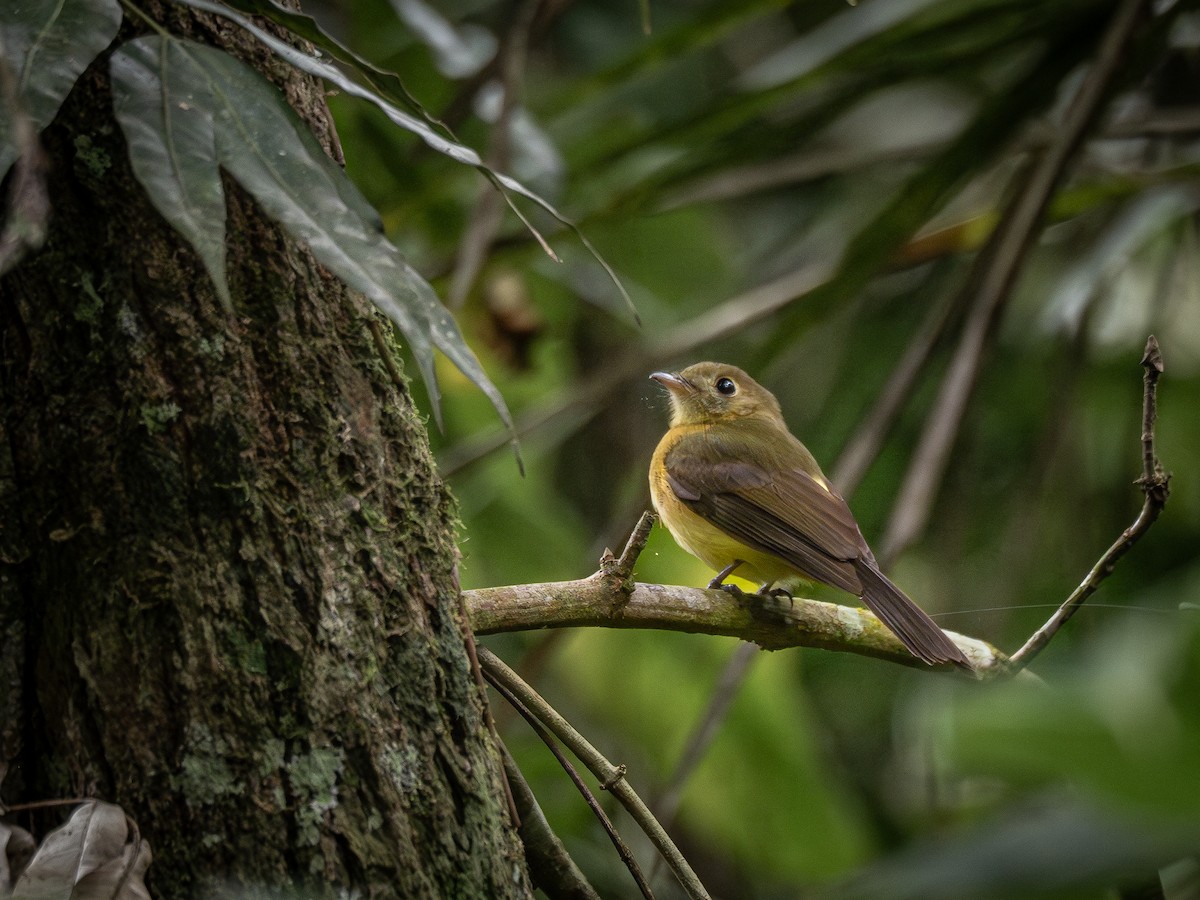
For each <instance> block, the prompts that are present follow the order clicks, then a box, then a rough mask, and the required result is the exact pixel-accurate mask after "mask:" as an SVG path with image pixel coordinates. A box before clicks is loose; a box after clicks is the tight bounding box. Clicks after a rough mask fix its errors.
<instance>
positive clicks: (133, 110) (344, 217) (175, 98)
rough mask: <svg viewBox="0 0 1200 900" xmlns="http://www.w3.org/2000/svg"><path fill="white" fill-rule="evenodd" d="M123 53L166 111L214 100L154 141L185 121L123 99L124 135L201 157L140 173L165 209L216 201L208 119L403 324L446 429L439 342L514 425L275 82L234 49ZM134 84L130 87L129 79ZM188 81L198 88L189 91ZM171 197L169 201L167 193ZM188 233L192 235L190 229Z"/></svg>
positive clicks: (268, 206) (219, 150)
mask: <svg viewBox="0 0 1200 900" xmlns="http://www.w3.org/2000/svg"><path fill="white" fill-rule="evenodd" d="M119 55H121V56H123V57H124V59H123V61H122V62H121V64H120V65H121V67H122V71H123V74H124V75H128V76H130V77H132V78H135V79H137V80H139V81H140V82H142V86H141V87H142V89H143V90H144V91H146V92H148V93H153V92H155V91H157V92H158V93H159V97H160V101H161V103H162V104H163V106H165V107H178V106H179V105H180V104H190V103H193V102H197V103H199V102H204V103H206V104H209V109H208V114H207V116H196V117H192V118H188V119H186V122H187V124H186V126H185V127H186V128H187V129H188V130H189V131H190V132H191V133H190V134H189V136H188V137H187V139H186V142H181V139H180V137H179V136H178V135H176V134H171V135H166V136H163V135H162V134H160V135H157V136H153V135H152V134H151V136H150V137H147V136H146V135H147V134H148V133H152V132H153V131H154V129H155V128H157V127H161V128H163V129H167V128H170V127H171V126H172V125H173V124H174V123H175V119H174V118H173V117H172V116H169V115H168V116H163V115H159V114H157V113H152V114H151V115H150V117H149V118H148V119H147V118H146V117H145V116H139V115H138V110H139V109H140V110H141V111H142V112H145V111H146V110H147V108H148V106H149V105H150V104H147V103H146V102H144V100H143V101H139V102H136V103H134V102H130V98H125V99H124V100H123V101H122V103H126V104H127V105H126V106H125V112H126V116H125V118H124V119H123V120H122V128H127V127H128V125H127V121H131V122H132V132H131V139H130V146H131V149H133V148H136V147H140V146H142V145H145V144H148V143H151V142H153V143H155V144H162V145H165V146H166V148H167V149H166V151H164V152H166V153H167V154H168V156H169V155H170V154H171V153H172V152H173V151H175V150H179V149H180V148H181V147H182V146H184V143H186V148H187V150H188V151H189V152H190V153H191V154H192V155H191V156H190V157H189V160H188V162H189V165H188V166H178V167H176V168H174V169H173V171H172V172H171V173H167V174H166V175H164V173H163V172H162V169H161V166H159V167H152V172H153V175H154V176H155V177H153V178H151V179H149V180H147V179H144V178H143V177H142V173H141V172H139V171H138V170H137V169H135V173H136V174H137V175H138V178H139V180H141V181H142V184H143V186H144V187H145V188H146V190H147V191H148V192H150V193H151V195H152V196H153V197H154V198H155V204H156V205H159V206H160V208H161V207H162V206H168V207H170V206H172V205H175V207H176V208H178V205H179V204H180V203H181V202H182V203H183V205H184V206H186V200H183V201H181V200H180V197H183V198H191V197H194V196H202V197H205V196H208V195H209V192H210V191H211V168H209V167H206V165H205V163H204V152H205V151H204V149H203V148H204V143H205V140H206V138H205V135H204V134H203V131H204V128H205V124H206V123H208V124H209V125H210V127H211V129H212V140H213V143H214V146H215V148H216V158H217V161H218V163H219V164H220V166H222V167H223V168H224V169H225V170H226V171H228V172H229V173H230V175H232V176H233V177H234V178H235V179H236V180H237V181H238V183H239V184H240V185H241V186H242V187H243V188H245V189H246V190H247V191H248V192H249V193H250V194H252V195H253V196H254V198H255V199H256V200H257V201H258V203H259V205H260V206H261V207H262V208H263V209H264V210H265V211H266V213H267V214H268V215H270V216H271V217H272V218H274V219H275V220H276V221H278V222H279V223H280V224H281V225H283V226H284V227H285V228H286V229H287V230H288V231H289V232H290V233H291V234H292V235H293V236H294V237H296V238H297V239H298V240H300V241H303V242H304V243H305V244H307V245H308V247H309V249H310V250H312V253H313V255H314V256H315V257H316V258H317V259H318V260H319V261H320V262H321V263H322V264H323V265H325V266H326V267H328V268H329V269H330V270H331V271H332V272H333V273H334V274H335V275H337V276H338V277H339V278H341V279H342V281H344V282H345V283H346V284H347V285H349V286H350V287H352V288H354V289H355V290H357V291H360V292H362V293H363V294H365V295H366V296H367V297H369V298H370V299H371V301H372V302H373V303H375V305H376V306H378V307H379V308H380V309H381V310H382V311H383V312H384V313H385V314H386V315H387V316H388V317H389V318H390V319H391V320H392V321H393V322H395V323H396V325H397V326H398V327H399V328H400V331H401V332H402V333H403V334H404V337H405V339H406V340H407V341H408V344H409V348H410V349H411V350H412V353H413V357H414V358H415V359H416V362H417V365H418V367H419V368H420V370H421V373H422V375H423V377H424V379H425V382H426V385H427V387H428V390H429V394H430V397H431V399H432V401H433V409H434V415H435V416H437V417H439V422H440V405H439V393H438V386H437V378H436V374H435V371H434V367H433V347H437V348H438V349H439V350H441V351H442V352H443V353H445V354H446V356H447V357H448V358H449V359H450V360H451V362H453V363H454V364H455V365H456V366H457V367H458V368H459V369H461V370H462V372H463V373H464V374H465V375H466V376H467V377H468V378H470V379H471V381H473V382H474V383H475V384H476V385H477V386H478V387H479V388H480V389H481V390H482V391H483V392H484V393H485V394H486V395H487V396H488V398H489V399H490V400H491V401H492V404H493V405H494V406H495V407H496V410H497V412H498V413H499V414H500V418H501V419H502V420H503V421H504V423H505V425H507V426H508V427H510V428H511V427H512V418H511V416H510V415H509V412H508V408H507V406H506V405H505V403H504V398H503V397H502V396H501V395H500V392H499V390H497V389H496V387H495V385H493V384H492V382H491V381H490V380H489V379H488V377H487V374H486V373H485V372H484V371H483V367H482V366H481V365H480V364H479V360H478V359H476V357H475V354H474V353H472V352H471V350H470V348H468V347H467V345H466V342H465V341H464V340H463V337H462V334H461V332H460V331H459V330H458V325H457V324H456V323H455V321H454V319H453V317H452V316H451V315H450V313H449V311H447V309H446V308H445V306H443V305H442V303H441V301H440V300H439V299H438V297H437V295H436V294H435V293H434V292H433V288H431V287H430V286H429V284H428V282H426V281H425V279H424V278H422V277H421V276H420V275H419V274H418V273H417V272H416V270H415V269H413V268H412V266H410V265H409V264H408V262H407V261H405V259H404V258H403V256H401V254H400V252H399V251H398V250H397V249H396V248H395V247H394V246H392V244H390V243H389V242H388V240H387V238H385V237H384V235H383V229H382V225H381V223H380V220H379V216H378V214H377V213H376V212H375V210H374V209H373V208H372V207H371V205H370V204H369V203H368V202H367V201H366V199H365V198H364V197H363V196H362V194H361V193H359V191H358V189H357V188H356V187H355V186H354V185H353V183H351V181H350V179H349V178H347V177H346V174H345V172H343V171H342V170H341V168H339V167H338V166H337V165H336V164H335V163H334V162H333V161H332V160H331V159H330V158H329V157H328V156H327V155H326V154H325V152H324V150H323V149H322V148H321V145H320V144H319V143H318V142H317V139H316V138H315V137H313V135H312V133H311V132H310V131H309V130H308V128H307V127H306V126H305V124H304V123H303V122H301V121H300V119H299V117H298V116H297V115H296V113H295V112H294V111H293V110H292V108H291V107H290V106H288V105H287V103H286V102H285V101H284V99H283V97H282V96H281V95H280V94H279V92H278V91H277V90H276V89H275V88H274V87H273V86H272V85H271V84H270V83H269V82H267V81H266V79H264V78H262V76H260V75H259V74H258V73H256V72H254V71H253V70H252V69H250V68H248V67H247V66H245V65H243V64H242V63H240V62H238V61H237V60H235V59H234V58H233V57H232V56H230V55H229V54H227V53H224V52H223V51H220V50H216V49H214V48H212V47H205V46H202V45H200V44H195V43H191V42H189V41H181V40H175V39H173V38H164V37H158V36H147V37H142V38H138V39H137V40H136V41H133V42H131V44H129V45H126V46H125V47H122V49H121V51H120V53H119ZM123 84H125V85H126V87H127V86H128V82H123ZM184 85H186V86H187V87H186V88H184V89H182V90H181V86H184ZM181 158H182V157H181ZM160 162H161V160H160ZM193 170H194V172H195V174H196V176H197V177H198V178H199V179H200V183H199V184H198V185H190V184H186V181H187V179H188V178H189V177H190V174H191V173H192V172H193ZM160 190H163V191H165V192H166V193H165V195H161V196H160V195H158V194H156V192H157V191H160ZM188 219H189V227H191V226H192V225H197V226H201V227H202V226H203V225H204V224H205V223H204V222H203V220H202V219H199V218H196V217H194V216H192V215H191V214H190V213H189V214H188ZM208 224H210V225H211V224H212V223H208ZM181 230H183V229H181ZM218 232H219V235H218ZM183 233H184V236H185V237H187V238H188V240H189V241H191V240H192V236H191V235H190V234H189V232H188V231H186V230H183ZM218 236H219V239H220V240H222V241H223V239H224V224H223V222H221V223H220V224H219V226H216V227H215V228H214V229H213V230H212V231H210V232H208V233H207V234H206V235H205V236H204V237H203V238H201V240H202V242H209V243H211V242H212V241H214V240H217V239H218ZM198 249H199V248H198Z"/></svg>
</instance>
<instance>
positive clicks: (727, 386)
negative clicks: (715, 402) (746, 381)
mask: <svg viewBox="0 0 1200 900" xmlns="http://www.w3.org/2000/svg"><path fill="white" fill-rule="evenodd" d="M717 391H718V393H721V394H724V395H725V396H726V397H732V396H733V395H734V394H736V393H737V385H736V384H734V383H733V379H732V378H718V379H717Z"/></svg>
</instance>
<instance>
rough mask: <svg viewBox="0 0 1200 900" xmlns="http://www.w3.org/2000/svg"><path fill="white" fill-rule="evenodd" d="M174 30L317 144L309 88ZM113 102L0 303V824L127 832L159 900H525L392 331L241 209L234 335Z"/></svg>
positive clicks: (448, 531) (50, 140)
mask: <svg viewBox="0 0 1200 900" xmlns="http://www.w3.org/2000/svg"><path fill="white" fill-rule="evenodd" d="M170 14H171V15H173V16H180V17H182V18H179V19H177V20H175V21H173V22H172V23H171V27H172V28H173V30H175V31H177V32H179V31H185V32H189V33H191V34H193V35H194V36H198V37H199V38H200V39H203V40H207V41H209V42H211V43H218V44H220V45H221V46H223V47H224V48H226V49H230V50H233V51H235V52H237V53H238V54H239V55H240V56H241V57H242V58H245V59H252V60H253V59H255V54H258V57H257V64H258V65H259V66H260V68H262V69H264V70H269V71H272V72H273V73H274V74H275V76H276V80H277V81H284V80H286V83H285V84H284V87H285V89H286V93H287V96H288V97H289V99H290V100H291V102H293V104H294V105H295V106H296V108H297V109H298V110H299V111H300V112H301V114H302V115H304V116H305V118H306V119H307V120H308V121H310V122H311V123H314V124H315V127H316V130H317V131H318V132H321V131H322V129H323V127H324V126H323V125H322V123H325V122H327V118H326V113H325V111H324V108H323V100H322V99H321V92H320V88H319V86H317V85H314V84H312V83H310V82H307V81H305V80H303V79H301V78H298V77H296V76H295V75H294V74H290V73H286V72H285V73H283V74H281V68H282V67H281V66H280V65H279V64H278V63H277V62H270V61H267V60H265V59H264V58H263V57H262V55H261V51H260V50H258V49H257V48H255V47H252V46H251V45H250V43H249V42H248V40H247V38H246V37H245V36H244V35H242V34H241V32H240V31H238V30H236V29H231V28H230V27H229V26H228V24H227V23H214V22H213V21H212V20H205V19H203V18H198V19H193V18H191V16H190V13H187V12H181V11H180V10H179V9H178V8H174V9H173V10H172V11H171V12H170ZM107 71H108V69H107V58H102V59H101V60H99V61H98V62H97V63H96V64H95V65H93V66H92V68H91V69H90V70H89V71H88V72H87V73H86V74H85V75H84V76H83V78H82V79H81V80H80V82H79V84H78V85H76V88H75V90H74V92H73V93H72V95H71V97H70V98H69V99H68V101H67V103H66V105H65V106H64V108H63V110H62V111H61V113H60V115H59V116H58V118H57V120H56V121H55V123H54V124H53V125H52V126H51V127H50V128H49V129H48V130H47V131H46V132H45V134H44V135H43V144H44V146H45V148H46V150H47V154H48V157H49V163H50V167H51V170H50V175H49V181H50V186H51V194H52V197H51V199H52V203H53V210H54V212H53V215H54V218H53V222H52V228H51V232H50V237H49V241H48V243H47V245H46V246H45V248H44V249H43V250H41V251H40V252H39V253H38V254H36V255H35V256H33V257H31V258H29V259H27V260H26V261H25V262H24V263H23V264H22V265H20V266H19V267H18V268H17V269H16V270H15V271H14V272H13V273H11V274H10V275H9V276H8V277H6V278H5V279H4V280H3V281H2V282H0V641H2V643H0V778H4V777H5V776H4V767H5V764H7V777H6V778H5V781H4V799H5V800H6V801H7V802H9V803H12V802H16V801H20V800H36V799H45V798H54V797H70V796H79V795H92V796H98V797H102V798H104V799H107V800H111V801H113V802H116V803H119V804H120V805H121V806H123V807H124V808H125V810H126V812H127V813H129V814H130V815H131V816H132V817H133V818H134V819H135V820H136V821H137V822H138V824H139V826H140V828H141V831H142V834H143V835H144V836H145V837H146V838H147V839H148V840H149V841H150V842H151V844H152V846H153V848H154V855H155V862H154V865H153V866H152V867H151V869H150V882H151V885H152V889H153V890H154V892H155V893H156V894H157V895H160V896H164V897H178V896H189V895H190V896H199V895H208V894H209V893H210V892H212V891H214V890H216V889H218V888H220V887H221V886H223V885H239V886H256V887H260V888H263V889H265V890H266V891H268V892H271V893H274V892H276V891H278V890H280V889H283V888H285V887H287V886H300V887H303V888H304V889H305V890H308V891H311V892H312V893H313V895H314V896H320V895H332V894H335V893H339V892H342V893H345V892H348V891H349V890H354V891H356V892H357V893H359V895H362V896H381V897H386V896H405V897H415V896H437V897H476V896H479V897H483V896H488V897H502V896H526V895H528V893H529V890H530V889H529V886H528V882H527V878H526V875H525V868H524V863H523V861H522V858H521V853H520V846H519V844H518V841H517V838H516V837H515V832H514V831H513V829H512V826H511V823H510V821H509V814H508V807H507V805H506V802H505V799H504V796H505V795H504V788H503V783H502V781H501V778H502V775H501V774H500V763H499V758H498V756H497V754H496V750H495V747H494V745H493V744H492V742H491V739H490V737H489V733H488V731H487V728H486V721H485V712H484V702H485V701H484V698H483V696H482V692H481V690H480V689H479V687H478V685H477V683H476V681H475V679H474V677H473V673H472V669H471V666H470V664H469V661H468V655H467V653H466V651H465V643H464V628H465V626H464V622H463V620H462V617H461V616H460V613H459V609H460V607H459V596H458V594H459V591H458V584H457V578H456V574H455V559H456V548H455V544H454V534H453V526H454V511H453V505H452V502H451V499H450V497H449V495H448V493H447V490H446V488H445V486H444V485H443V484H442V482H441V481H440V480H439V478H438V476H437V474H436V473H435V471H434V468H433V462H432V459H431V456H430V452H429V448H428V443H427V436H426V432H425V427H424V424H423V422H422V420H421V418H420V417H419V416H418V415H417V413H416V412H415V411H414V408H413V404H412V401H411V398H410V396H409V394H408V392H407V389H406V388H405V387H404V386H402V385H396V384H395V383H393V381H392V380H390V379H389V377H388V373H387V370H386V369H385V367H384V366H383V365H382V364H381V362H380V359H379V356H378V353H377V350H376V347H375V346H374V344H373V342H372V340H371V334H370V332H369V330H368V322H369V320H370V318H371V317H372V316H375V315H376V313H374V311H373V310H372V309H371V308H370V307H369V305H368V304H366V303H365V302H364V300H363V299H362V298H361V297H359V296H357V295H353V294H350V293H348V292H347V291H346V290H345V289H344V288H343V287H342V286H341V284H340V283H338V282H337V281H335V280H334V279H333V278H332V277H331V276H330V275H329V274H328V273H327V272H325V271H324V270H323V269H321V268H320V267H319V266H318V265H317V264H316V263H315V262H314V261H313V259H312V257H311V256H310V255H309V254H308V252H307V251H306V250H304V249H303V248H301V247H298V246H297V245H296V244H295V243H293V242H292V241H291V240H290V239H289V238H287V237H286V236H285V235H284V234H283V233H282V232H281V231H280V229H278V228H277V227H276V226H274V225H273V224H271V223H270V222H268V221H267V220H265V219H264V218H263V216H262V215H261V214H260V213H259V211H258V210H257V208H256V207H255V206H254V205H253V203H252V202H251V201H250V200H249V199H247V197H246V195H244V194H242V193H240V192H239V191H238V190H237V189H236V187H235V186H233V185H232V184H227V187H228V188H229V194H230V200H229V217H230V218H229V235H230V239H229V241H228V245H229V252H230V259H229V270H230V271H229V278H230V286H231V289H232V291H233V295H234V299H235V309H236V315H234V316H232V317H230V316H227V315H225V314H224V313H223V312H222V311H221V308H220V307H219V306H218V304H217V303H216V301H215V296H214V293H213V291H212V289H211V285H210V283H209V281H208V278H207V276H206V275H205V272H204V269H203V267H202V266H201V265H200V264H199V262H198V260H197V258H196V257H195V256H194V254H193V253H192V252H191V251H190V249H188V248H187V247H186V245H185V244H183V243H182V242H181V240H180V239H179V238H178V237H177V236H176V235H175V233H174V232H173V231H172V230H171V229H170V227H169V226H168V225H166V224H165V223H164V222H163V220H162V219H161V218H160V217H159V216H158V215H157V213H156V212H155V211H154V210H153V208H152V207H151V206H150V205H149V204H148V202H147V200H146V199H145V196H144V194H143V192H142V190H141V188H140V187H139V186H138V185H137V183H136V182H135V181H134V179H133V177H132V173H131V170H130V167H129V164H128V161H127V159H126V148H125V146H124V143H123V140H122V138H121V135H120V131H119V129H118V128H117V126H116V123H115V120H114V118H113V113H112V105H111V98H110V93H109V87H108V78H107ZM325 140H326V143H327V146H331V145H332V141H331V140H330V138H329V135H328V134H327V133H326V135H325ZM35 824H38V825H44V824H45V822H44V821H41V820H39V821H38V822H37V823H35Z"/></svg>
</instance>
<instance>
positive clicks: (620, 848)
mask: <svg viewBox="0 0 1200 900" xmlns="http://www.w3.org/2000/svg"><path fill="white" fill-rule="evenodd" d="M488 681H490V682H491V685H492V687H493V688H495V689H496V692H497V693H499V694H500V696H502V697H503V698H504V699H505V700H507V701H508V702H509V704H510V705H511V706H512V708H513V709H515V710H516V711H517V712H518V713H520V714H521V718H523V719H524V720H525V721H526V722H528V723H529V727H530V728H532V729H533V732H534V734H536V735H537V736H538V737H539V738H541V739H542V742H543V743H544V744H545V745H546V747H547V749H549V751H550V752H551V753H552V754H553V755H554V758H555V759H557V760H558V764H559V765H560V766H562V767H563V771H564V772H566V773H567V777H568V778H570V779H571V781H572V782H573V783H574V785H575V787H576V789H577V790H578V791H579V793H580V794H581V795H582V796H583V799H584V801H586V803H587V805H588V807H589V808H590V809H591V810H592V814H593V815H595V817H596V819H597V820H598V821H599V822H600V825H601V826H602V827H603V828H604V830H605V832H607V834H608V838H609V840H610V841H612V843H613V846H614V847H616V848H617V855H618V856H620V857H621V861H622V862H624V863H625V867H626V868H627V869H629V874H630V875H632V876H633V880H634V881H636V882H637V886H638V889H639V890H640V891H641V892H642V896H643V897H646V898H648V900H653V897H654V894H653V892H652V891H651V890H650V885H649V883H648V882H647V881H646V876H645V875H643V874H642V870H641V867H640V866H639V865H638V864H637V860H636V859H634V858H633V851H632V850H630V849H629V845H628V844H626V843H625V841H624V840H622V838H621V835H620V834H619V833H618V832H617V829H616V827H615V826H614V825H613V823H612V819H610V818H609V817H608V813H606V812H605V811H604V809H603V807H601V806H600V803H599V802H598V801H597V800H596V795H595V794H593V793H592V791H591V789H590V788H589V787H588V786H587V785H586V784H585V783H584V781H583V779H582V778H580V777H579V772H578V771H576V769H575V767H574V766H573V765H571V761H570V760H569V759H567V757H566V756H565V755H564V754H563V752H562V748H560V747H559V746H558V741H556V740H554V736H553V735H551V734H550V732H548V731H547V730H546V728H545V726H544V725H542V723H541V722H539V721H538V719H537V716H535V715H534V714H533V713H531V712H530V711H529V709H528V708H527V707H526V706H525V705H524V704H523V703H521V701H520V700H518V699H517V698H516V696H515V695H514V694H513V692H512V691H510V690H509V689H508V688H507V687H505V686H504V684H503V683H501V682H499V681H497V680H496V679H495V678H494V677H493V676H491V675H490V674H489V676H488ZM504 757H505V758H504V771H505V773H506V774H508V773H509V772H510V771H512V772H515V773H516V775H517V776H518V779H519V781H516V780H514V779H511V776H510V780H514V783H519V784H522V785H524V788H523V790H522V791H520V792H519V795H520V796H524V792H525V791H528V792H529V793H528V800H529V801H530V802H532V803H533V806H534V808H535V809H536V808H537V801H536V800H535V799H534V798H533V792H532V791H530V789H529V785H528V783H526V782H525V779H524V776H522V775H521V774H520V772H521V770H520V769H519V768H517V764H516V762H515V761H514V760H513V758H512V757H511V756H509V755H508V753H507V752H506V753H505V755H504ZM537 814H538V816H539V817H540V816H541V810H540V809H537ZM542 825H545V832H547V833H549V835H550V837H551V838H553V841H554V845H557V848H558V849H557V850H556V851H555V853H556V857H557V854H558V853H559V852H561V858H558V860H557V863H556V867H561V866H562V865H563V864H564V863H563V859H562V858H565V860H566V861H567V862H570V868H571V869H574V871H575V873H576V874H578V876H579V878H581V879H582V878H583V875H582V874H581V873H579V870H578V869H576V868H575V864H574V862H573V861H571V857H570V856H568V855H567V852H566V849H565V848H563V847H562V844H561V843H560V842H559V841H558V837H557V836H556V835H555V834H554V832H552V831H550V826H549V823H546V821H545V819H544V818H541V820H540V822H536V823H535V827H536V828H537V837H538V840H539V841H542V840H545V838H546V835H545V833H543V831H542ZM554 845H551V846H552V847H553V846H554ZM526 846H527V847H528V846H529V844H528V843H526ZM584 884H585V885H586V886H587V887H588V888H589V889H591V885H587V883H586V882H584ZM592 893H593V894H594V893H595V891H594V890H593V891H592Z"/></svg>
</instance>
